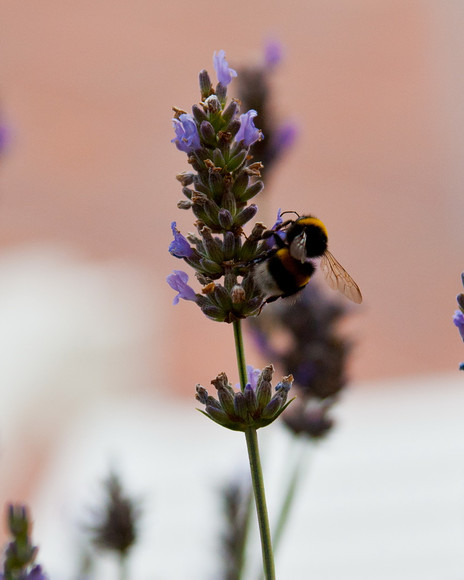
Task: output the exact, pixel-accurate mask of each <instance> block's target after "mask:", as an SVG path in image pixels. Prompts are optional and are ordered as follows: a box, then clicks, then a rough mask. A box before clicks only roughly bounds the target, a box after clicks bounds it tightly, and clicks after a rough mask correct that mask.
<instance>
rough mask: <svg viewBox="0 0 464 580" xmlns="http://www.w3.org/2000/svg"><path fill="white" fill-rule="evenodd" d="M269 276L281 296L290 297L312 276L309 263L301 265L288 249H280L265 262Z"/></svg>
mask: <svg viewBox="0 0 464 580" xmlns="http://www.w3.org/2000/svg"><path fill="white" fill-rule="evenodd" d="M266 265H267V268H268V271H269V274H270V275H271V277H272V279H273V280H274V283H275V284H276V286H277V287H278V289H279V290H280V291H281V292H282V295H283V296H291V295H292V294H295V292H298V291H299V290H301V289H303V288H304V287H305V286H306V284H307V283H308V282H309V279H310V278H311V276H312V275H313V273H314V271H315V268H314V265H313V264H311V262H304V263H303V264H302V263H301V262H299V261H298V260H295V258H293V257H292V256H291V255H290V251H289V249H288V248H281V249H280V250H277V252H276V253H275V254H274V255H273V256H271V257H270V258H269V259H268V260H267V262H266Z"/></svg>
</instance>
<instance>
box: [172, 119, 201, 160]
mask: <svg viewBox="0 0 464 580" xmlns="http://www.w3.org/2000/svg"><path fill="white" fill-rule="evenodd" d="M172 124H173V127H174V131H175V132H176V136H175V137H174V139H171V143H175V145H176V147H177V149H179V150H180V151H183V152H184V153H191V152H192V151H194V150H195V149H199V148H200V147H201V143H200V136H199V135H198V129H197V125H196V123H195V119H194V118H193V117H192V115H189V114H188V113H182V115H180V116H179V118H178V119H173V120H172Z"/></svg>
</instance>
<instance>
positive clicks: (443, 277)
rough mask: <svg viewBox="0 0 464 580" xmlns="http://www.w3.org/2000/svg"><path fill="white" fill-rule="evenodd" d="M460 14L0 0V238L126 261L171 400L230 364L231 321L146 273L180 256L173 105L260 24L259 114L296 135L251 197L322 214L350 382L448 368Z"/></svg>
mask: <svg viewBox="0 0 464 580" xmlns="http://www.w3.org/2000/svg"><path fill="white" fill-rule="evenodd" d="M463 18H464V5H463V4H461V3H438V2H435V3H434V2H419V1H414V0H398V1H395V0H377V1H376V2H371V1H369V0H340V1H337V2H326V1H325V0H314V1H310V2H308V1H306V0H294V1H289V2H286V3H283V2H282V3H270V2H264V1H262V0H259V1H256V2H253V3H250V2H244V1H243V0H236V1H235V2H229V3H220V4H218V3H216V4H214V3H211V2H207V1H205V0H199V1H197V2H186V1H183V2H169V3H167V2H153V1H148V0H135V1H134V2H130V3H129V2H122V1H115V0H111V1H110V0H99V1H97V2H94V1H92V2H90V1H89V0H82V1H81V2H79V3H74V2H66V1H60V2H58V1H56V0H42V1H41V2H39V3H37V2H36V3H31V2H24V1H21V0H19V1H18V0H16V1H14V2H4V3H3V4H2V7H1V8H0V38H1V39H2V43H1V46H2V50H1V58H0V97H1V106H2V111H3V117H4V119H5V120H6V121H7V122H8V124H9V125H10V126H11V131H12V141H11V144H10V148H9V151H8V153H7V155H6V156H5V158H4V159H3V160H2V161H1V167H0V185H1V196H0V241H1V243H2V245H3V246H4V248H8V247H11V246H15V245H21V244H23V243H24V242H43V241H51V242H54V243H56V244H58V245H62V244H72V245H74V246H77V247H78V248H81V249H82V250H84V252H85V253H86V254H87V255H88V258H89V260H100V259H104V258H107V257H121V258H124V259H130V260H133V261H134V262H135V263H137V264H138V265H140V266H141V267H142V268H143V269H144V270H145V272H146V275H147V283H148V284H152V285H153V289H154V296H158V297H159V295H160V294H161V296H162V301H160V303H159V305H158V307H159V309H160V310H162V311H164V317H165V319H167V322H166V326H165V328H164V337H165V338H164V341H163V342H162V344H159V343H155V342H154V343H153V346H152V348H153V352H155V350H156V351H157V352H159V349H162V354H163V357H164V358H163V361H164V364H165V368H164V369H163V371H164V372H165V373H168V374H169V375H170V377H171V381H170V384H171V385H172V388H173V389H174V390H175V392H178V393H184V394H186V395H189V396H191V394H192V393H193V387H194V384H195V383H196V382H202V383H203V384H207V383H208V382H209V380H210V379H211V378H212V377H213V376H214V375H215V374H216V372H218V371H220V370H226V371H228V372H229V373H230V374H231V375H235V370H234V368H235V366H234V363H233V361H232V360H231V358H230V356H231V349H232V348H233V339H232V329H231V328H230V327H227V326H225V325H218V324H215V323H213V322H209V321H207V320H206V319H205V318H204V317H203V316H202V315H201V313H200V312H199V310H198V309H196V308H195V307H193V306H192V304H190V303H182V304H180V305H179V306H177V307H171V301H172V298H173V292H172V291H171V290H170V289H169V288H168V287H167V286H166V285H165V282H164V279H165V277H166V275H167V274H168V273H169V272H170V271H171V270H172V269H174V268H178V267H179V262H177V261H175V260H174V259H173V258H172V257H170V256H169V255H168V253H167V247H168V244H169V241H170V238H171V234H170V228H169V224H170V222H171V220H173V219H176V220H177V221H178V223H179V225H180V226H181V227H182V229H183V231H188V230H189V229H192V227H191V224H190V222H191V219H190V216H189V215H187V213H182V212H180V211H179V210H177V208H176V202H177V200H178V199H180V198H181V193H180V187H179V184H178V183H177V182H176V180H175V174H176V173H178V172H179V171H182V170H185V169H187V164H186V159H185V156H184V155H183V154H181V153H180V152H178V151H177V150H176V149H175V147H174V146H173V145H172V144H171V143H170V139H171V138H172V128H171V120H170V119H171V106H172V105H176V106H179V107H182V108H185V109H189V108H190V106H191V104H193V103H194V102H196V101H197V100H198V98H199V95H198V89H197V74H198V72H199V71H200V70H201V69H202V68H204V67H206V68H208V69H209V70H210V71H211V72H213V67H212V53H213V51H214V50H218V49H220V48H224V49H225V50H226V53H227V57H228V59H229V62H230V64H231V65H232V66H237V67H238V66H239V65H240V64H241V63H244V62H246V61H247V59H250V58H257V55H258V54H259V51H260V50H261V47H262V43H263V41H264V39H265V38H266V37H268V36H269V35H270V34H271V35H274V36H275V37H277V38H279V39H280V40H281V41H282V43H283V44H284V46H285V55H286V58H285V61H284V63H283V65H282V66H281V67H280V70H279V71H278V73H277V74H276V108H277V110H278V111H279V113H280V114H281V116H282V117H283V118H291V119H294V120H297V121H298V122H299V124H300V127H301V131H300V139H299V141H298V143H297V146H296V147H295V149H294V150H293V151H292V152H291V153H290V154H289V155H288V157H287V159H286V162H285V163H284V164H283V165H282V167H281V169H280V170H279V171H277V172H276V174H275V176H274V180H273V181H272V183H271V184H270V185H269V190H270V193H269V199H268V200H267V202H266V203H267V207H272V208H273V210H272V213H274V209H275V210H276V209H277V208H278V207H285V208H287V209H294V210H297V211H299V212H301V213H309V212H311V213H315V214H316V215H318V216H319V217H321V218H322V219H323V220H324V221H325V222H326V224H327V226H328V228H329V231H330V233H331V247H332V250H333V253H334V254H335V255H336V256H337V258H338V259H339V260H340V261H341V262H342V264H344V265H345V266H346V267H347V269H348V270H349V271H350V273H352V275H353V276H354V277H355V278H356V280H357V281H358V283H359V285H360V287H361V289H362V291H363V294H364V297H365V303H364V305H363V306H362V308H360V309H359V314H357V315H355V317H354V320H353V325H352V326H353V327H355V329H354V332H355V336H356V337H357V340H358V346H357V349H356V354H355V356H354V360H353V368H352V375H353V377H355V378H357V379H373V380H374V379H376V378H379V377H385V376H392V375H401V374H405V373H411V374H417V373H425V372H436V371H443V370H449V371H454V370H455V369H456V368H457V365H458V363H459V362H460V361H461V360H462V359H464V349H463V345H462V343H461V341H460V339H459V336H458V333H457V330H456V329H455V328H454V327H453V325H452V323H451V316H452V313H453V311H454V309H455V294H456V293H457V292H458V291H459V289H460V284H459V276H460V273H461V271H462V270H464V252H463V251H462V248H463V242H464V227H463V219H464V202H463V196H462V192H461V190H462V186H463V183H464V171H463V164H462V141H463V138H462V135H463V129H464V116H463V113H462V103H463V102H464V99H463V97H464V94H463V93H464V92H463V81H462V65H463V62H464V58H463V49H464V43H463V40H462V34H461V32H460V30H462V24H463ZM233 92H234V88H233V85H231V87H230V90H229V93H230V94H231V95H233ZM257 124H258V126H259V122H257ZM258 203H259V200H258ZM259 217H260V216H259ZM261 219H263V220H264V221H268V222H270V221H271V219H272V218H270V217H269V216H266V217H261ZM269 225H270V224H269ZM155 289H156V292H155ZM158 299H159V298H158ZM204 353H207V356H206V357H205V356H204ZM180 357H182V364H179V358H180ZM250 358H251V357H250ZM153 360H156V362H157V364H158V357H153ZM252 362H255V363H258V362H259V361H258V360H257V359H256V358H255V359H254V360H252ZM153 366H154V367H155V364H154V363H153ZM158 370H159V369H158V368H153V369H152V371H153V383H155V382H156V380H155V379H156V376H157V371H158ZM156 386H157V385H155V388H156Z"/></svg>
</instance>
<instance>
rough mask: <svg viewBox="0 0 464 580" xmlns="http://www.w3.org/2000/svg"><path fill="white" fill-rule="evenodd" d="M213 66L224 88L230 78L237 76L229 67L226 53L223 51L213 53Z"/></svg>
mask: <svg viewBox="0 0 464 580" xmlns="http://www.w3.org/2000/svg"><path fill="white" fill-rule="evenodd" d="M213 64H214V70H215V71H216V74H217V78H218V81H219V82H220V83H221V85H224V86H225V87H226V86H227V85H228V84H229V83H230V81H231V80H232V78H233V77H236V76H237V72H236V71H235V70H234V69H233V68H230V67H229V63H228V62H227V61H226V53H225V52H224V51H223V50H220V51H219V52H218V53H216V52H214V56H213Z"/></svg>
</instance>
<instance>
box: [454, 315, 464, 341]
mask: <svg viewBox="0 0 464 580" xmlns="http://www.w3.org/2000/svg"><path fill="white" fill-rule="evenodd" d="M453 322H454V324H455V325H456V326H457V327H458V330H459V334H460V335H461V338H462V340H464V313H463V312H461V310H456V312H455V313H454V316H453Z"/></svg>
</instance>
